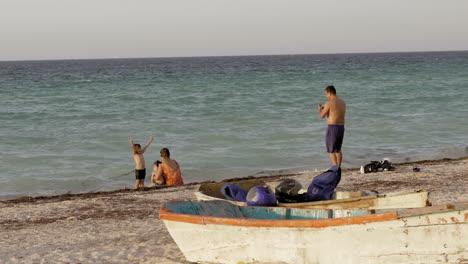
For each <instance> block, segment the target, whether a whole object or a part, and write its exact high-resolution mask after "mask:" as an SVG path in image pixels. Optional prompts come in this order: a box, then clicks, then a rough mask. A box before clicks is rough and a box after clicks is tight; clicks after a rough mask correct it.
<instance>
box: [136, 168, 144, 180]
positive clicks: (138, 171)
mask: <svg viewBox="0 0 468 264" xmlns="http://www.w3.org/2000/svg"><path fill="white" fill-rule="evenodd" d="M145 177H146V169H135V179H136V180H144V179H145Z"/></svg>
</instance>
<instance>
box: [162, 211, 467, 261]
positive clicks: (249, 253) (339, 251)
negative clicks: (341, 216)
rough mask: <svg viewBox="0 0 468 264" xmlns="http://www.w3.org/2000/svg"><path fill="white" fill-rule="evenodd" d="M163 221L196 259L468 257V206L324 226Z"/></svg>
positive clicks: (349, 259) (456, 259) (298, 259)
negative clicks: (444, 210)
mask: <svg viewBox="0 0 468 264" xmlns="http://www.w3.org/2000/svg"><path fill="white" fill-rule="evenodd" d="M163 221H164V223H165V225H166V227H167V229H168V230H169V232H170V234H171V236H172V237H173V238H174V240H175V242H176V243H177V245H178V246H179V248H180V249H181V250H182V252H183V253H184V255H185V257H186V258H187V260H188V261H193V262H202V263H239V262H240V263H242V262H243V263H288V264H296V263H297V264H299V263H301V264H302V263H308V264H315V263H317V264H318V263H320V264H327V263H333V264H335V263H342V264H345V263H389V264H390V263H391V264H394V263H468V223H467V222H468V211H467V210H462V211H450V212H439V213H432V214H426V215H420V216H409V217H401V218H399V219H394V220H389V221H376V222H367V223H366V222H365V221H364V222H363V223H360V224H348V225H338V226H328V227H323V228H314V227H274V226H273V227H272V226H269V227H259V226H242V225H226V224H215V223H204V224H194V223H188V222H181V221H172V220H167V219H163Z"/></svg>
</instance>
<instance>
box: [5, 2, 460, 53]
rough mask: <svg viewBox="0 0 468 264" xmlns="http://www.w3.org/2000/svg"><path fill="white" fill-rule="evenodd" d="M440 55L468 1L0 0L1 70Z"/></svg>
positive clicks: (449, 45)
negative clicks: (18, 63) (98, 61)
mask: <svg viewBox="0 0 468 264" xmlns="http://www.w3.org/2000/svg"><path fill="white" fill-rule="evenodd" d="M439 50H441V51H445V50H468V1H467V0H323V1H322V0H320V1H317V0H0V61H7V60H42V59H88V58H140V57H185V56H236V55H271V54H318V53H360V52H399V51H439Z"/></svg>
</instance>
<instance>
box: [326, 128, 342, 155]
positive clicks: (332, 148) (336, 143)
mask: <svg viewBox="0 0 468 264" xmlns="http://www.w3.org/2000/svg"><path fill="white" fill-rule="evenodd" d="M344 130H345V129H344V125H328V127H327V135H326V136H325V144H326V146H327V152H328V153H337V152H341V145H342V144H343V137H344Z"/></svg>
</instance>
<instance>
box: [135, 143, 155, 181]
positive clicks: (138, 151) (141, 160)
mask: <svg viewBox="0 0 468 264" xmlns="http://www.w3.org/2000/svg"><path fill="white" fill-rule="evenodd" d="M153 139H154V138H153V137H151V138H150V139H149V140H148V142H146V145H145V147H144V148H141V145H140V144H135V143H134V142H133V138H131V137H130V138H129V141H130V145H131V146H132V152H133V159H134V160H135V189H137V188H141V187H145V177H146V166H145V157H143V153H145V151H146V148H148V147H149V145H150V144H151V142H152V141H153Z"/></svg>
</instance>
